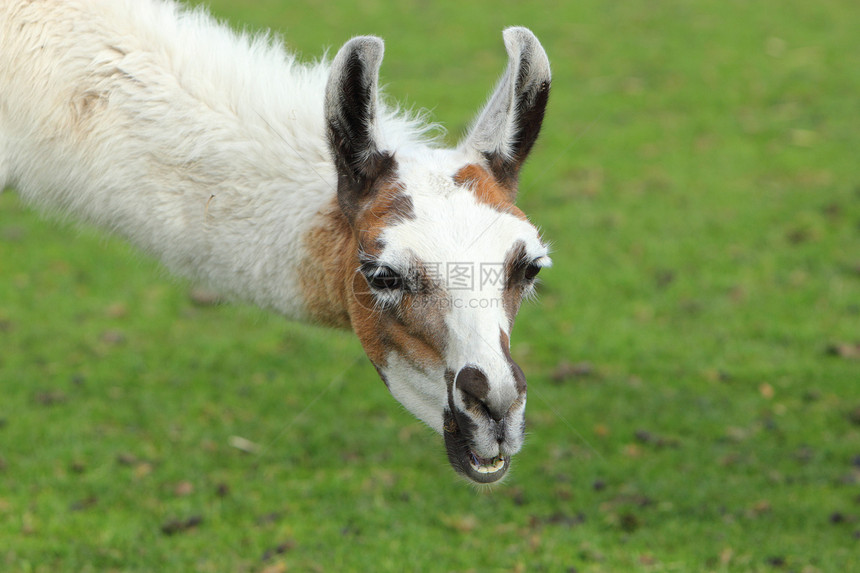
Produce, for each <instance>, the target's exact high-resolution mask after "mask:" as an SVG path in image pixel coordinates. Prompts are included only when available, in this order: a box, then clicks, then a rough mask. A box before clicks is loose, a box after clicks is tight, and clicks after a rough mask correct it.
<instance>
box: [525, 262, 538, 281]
mask: <svg viewBox="0 0 860 573" xmlns="http://www.w3.org/2000/svg"><path fill="white" fill-rule="evenodd" d="M540 270H541V267H539V266H537V265H536V264H534V263H531V264H530V265H528V266H527V267H526V270H525V273H523V276H525V278H526V280H527V281H531V280H534V278H535V277H536V276H537V274H538V273H539V272H540Z"/></svg>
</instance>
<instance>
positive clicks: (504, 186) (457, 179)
mask: <svg viewBox="0 0 860 573" xmlns="http://www.w3.org/2000/svg"><path fill="white" fill-rule="evenodd" d="M504 40H505V45H506V48H507V51H508V55H509V64H508V67H507V70H506V72H505V74H504V76H503V77H502V79H501V80H500V82H499V84H498V86H497V87H496V89H495V91H494V92H493V94H492V96H491V98H490V100H489V102H488V103H487V105H486V106H485V108H484V109H483V111H482V112H481V113H480V114H479V116H478V118H477V120H476V121H475V124H474V125H473V127H472V129H471V130H470V132H469V134H468V135H467V136H466V138H465V139H464V140H463V142H462V143H461V145H460V146H459V147H457V148H456V149H434V148H429V147H427V146H424V145H417V144H416V145H403V144H391V143H390V141H389V139H390V136H388V135H387V134H386V133H385V129H386V126H384V125H382V122H381V121H380V118H379V115H380V112H379V105H378V100H377V97H378V95H377V83H378V72H379V66H380V64H381V61H382V54H383V43H382V41H381V40H380V39H378V38H374V37H359V38H355V39H353V40H351V41H349V42H348V43H347V44H346V45H344V47H343V48H341V50H340V51H339V52H338V54H337V56H336V57H335V59H334V61H333V63H332V68H331V75H330V77H329V80H328V85H327V88H326V100H325V114H326V122H327V129H328V140H329V145H330V148H331V152H332V156H333V158H334V162H335V165H336V170H337V175H338V188H337V199H338V204H339V207H340V211H341V212H342V214H343V215H344V216H345V217H344V218H345V219H346V221H347V222H348V224H349V226H350V230H351V233H352V237H353V243H352V244H353V245H354V251H355V252H354V254H353V256H352V257H351V268H350V269H349V272H344V281H345V285H344V291H345V292H346V293H347V294H346V297H345V298H346V301H347V302H346V304H347V306H348V313H349V318H350V322H351V324H352V326H353V328H354V330H355V332H356V334H357V335H358V337H359V339H360V340H361V343H362V345H363V347H364V349H365V351H366V353H367V355H368V357H369V358H370V360H371V361H372V362H373V364H374V365H375V366H376V368H377V370H378V371H379V374H380V376H381V377H382V379H383V380H384V381H385V383H386V385H387V386H388V388H389V390H390V391H391V393H392V395H394V397H395V398H396V399H397V400H398V401H399V402H400V403H401V404H403V405H404V406H405V407H406V408H407V409H408V410H410V411H411V412H412V413H413V414H414V415H415V416H417V417H418V418H419V419H421V420H423V421H424V422H425V423H427V424H428V425H430V426H431V427H432V428H434V429H435V430H436V431H437V432H439V433H440V434H442V435H443V436H444V438H445V444H446V448H447V452H448V458H449V460H450V462H451V464H452V466H453V467H454V469H455V470H457V472H459V473H460V474H462V475H464V476H466V477H467V478H469V479H471V480H472V481H475V482H479V483H490V482H495V481H497V480H499V479H500V478H502V477H503V476H504V475H505V474H506V472H507V470H508V467H509V465H510V456H511V455H513V454H514V453H516V452H517V451H518V450H519V449H520V447H521V446H522V442H523V435H524V425H525V423H524V413H525V405H526V380H525V376H524V375H523V372H522V370H521V369H520V367H519V366H517V364H516V363H515V362H514V361H513V359H512V358H511V355H510V352H509V345H510V334H511V328H512V326H513V323H514V318H515V316H516V314H517V312H518V310H519V306H520V303H521V302H522V300H523V298H524V297H526V296H528V295H529V293H531V292H532V291H533V289H534V281H535V275H537V273H538V271H539V270H540V269H541V268H542V267H545V266H548V265H549V264H550V260H549V258H548V256H547V254H548V250H547V247H546V246H545V245H544V244H543V242H542V241H541V239H540V235H539V233H538V231H537V229H536V228H535V227H534V226H533V225H532V224H531V223H529V221H528V220H527V219H526V217H525V215H524V214H523V213H522V212H521V211H520V210H519V209H518V208H517V207H515V206H514V199H515V195H516V190H517V181H518V175H519V170H520V167H521V166H522V164H523V162H524V161H525V159H526V156H527V155H528V153H529V151H530V150H531V147H532V145H533V144H534V142H535V140H536V138H537V136H538V132H539V131H540V125H541V122H542V120H543V115H544V110H545V108H546V103H547V98H548V95H549V87H550V69H549V62H548V60H547V57H546V54H545V53H544V51H543V48H542V47H541V45H540V43H539V42H538V40H537V38H535V36H534V35H533V34H532V33H531V32H530V31H528V30H526V29H524V28H509V29H507V30H505V32H504ZM395 138H396V136H395Z"/></svg>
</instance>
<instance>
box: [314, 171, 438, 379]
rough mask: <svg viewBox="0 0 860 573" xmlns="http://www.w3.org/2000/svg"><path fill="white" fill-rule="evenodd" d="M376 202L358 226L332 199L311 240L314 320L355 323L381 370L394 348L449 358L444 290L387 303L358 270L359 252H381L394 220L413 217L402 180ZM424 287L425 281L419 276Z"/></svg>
mask: <svg viewBox="0 0 860 573" xmlns="http://www.w3.org/2000/svg"><path fill="white" fill-rule="evenodd" d="M380 184H381V188H380V189H378V190H377V191H376V192H375V193H374V199H373V201H372V202H371V203H370V204H369V205H367V206H366V207H365V208H364V209H362V211H361V212H360V213H358V214H357V216H356V219H355V223H354V226H350V224H349V219H348V218H347V216H346V215H345V214H344V213H343V211H342V209H340V208H339V206H338V203H337V201H336V200H334V199H333V200H332V202H331V204H330V205H329V206H328V207H327V209H326V210H325V211H324V212H323V213H320V214H319V215H318V216H319V219H320V222H319V224H318V225H316V226H314V227H313V229H312V230H311V231H310V232H309V233H308V234H307V236H306V237H305V243H306V246H307V250H308V256H307V257H306V260H305V263H304V264H303V265H302V267H301V271H300V273H301V275H300V284H301V288H302V291H303V294H304V297H305V301H306V306H307V309H308V312H309V313H310V315H311V317H312V318H313V319H314V320H315V321H316V322H318V323H321V324H324V325H328V326H338V327H347V326H352V328H353V330H354V331H355V333H356V335H358V338H359V340H360V341H361V343H362V346H363V347H364V350H365V353H366V354H367V356H368V357H369V358H370V360H371V361H372V362H373V363H374V365H375V366H376V367H377V369H378V368H380V367H383V366H385V364H386V357H387V355H388V353H389V352H391V351H394V352H396V353H397V354H398V355H400V356H401V357H403V358H404V359H405V360H407V361H409V362H410V363H412V364H414V365H415V366H416V367H418V368H430V367H434V366H438V365H439V364H441V363H442V352H443V350H444V345H445V342H446V340H447V332H446V326H445V321H444V313H443V312H442V307H441V305H440V304H438V303H441V302H442V301H440V300H438V299H437V298H434V297H438V296H439V293H438V292H436V291H434V290H427V289H421V290H420V292H409V291H407V292H404V293H403V294H402V297H401V299H400V301H399V302H398V303H397V304H394V305H391V306H380V305H379V304H378V303H377V301H376V299H375V297H374V296H373V293H372V292H371V289H370V287H369V286H368V284H367V281H366V279H365V278H364V276H363V275H362V274H361V273H360V272H359V271H358V269H359V266H360V264H361V262H360V260H359V253H363V254H365V255H371V256H372V255H378V254H379V253H380V252H381V251H382V249H383V248H384V246H385V245H384V242H383V241H382V238H381V235H382V233H383V231H384V230H385V229H386V228H387V227H388V226H390V225H394V224H397V223H398V222H400V221H404V220H409V219H412V218H414V216H415V213H414V210H413V204H412V199H411V198H410V197H409V196H408V195H406V194H405V193H404V192H403V187H402V185H401V184H399V183H397V182H394V183H392V182H388V181H381V182H380ZM420 283H421V284H422V285H424V284H425V281H423V280H422V281H420Z"/></svg>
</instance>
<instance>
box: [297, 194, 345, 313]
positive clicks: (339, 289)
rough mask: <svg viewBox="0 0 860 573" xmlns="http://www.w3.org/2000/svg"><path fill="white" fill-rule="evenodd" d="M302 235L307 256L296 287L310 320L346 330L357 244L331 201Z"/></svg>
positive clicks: (334, 202)
mask: <svg viewBox="0 0 860 573" xmlns="http://www.w3.org/2000/svg"><path fill="white" fill-rule="evenodd" d="M317 219H318V223H317V224H316V225H314V226H313V227H312V228H311V230H310V231H309V232H308V233H307V235H305V237H304V243H305V247H306V249H307V253H308V254H307V256H306V257H305V260H304V261H303V263H302V264H301V265H300V266H299V285H300V287H301V289H302V294H303V295H304V299H305V307H306V308H307V310H308V313H309V314H310V318H311V319H312V320H313V321H314V322H316V323H318V324H322V325H324V326H332V327H336V328H348V327H349V324H350V321H349V310H348V307H347V302H348V293H347V289H346V286H347V284H348V282H347V281H348V279H349V278H350V276H351V275H352V274H353V273H354V272H355V267H356V266H357V264H354V263H353V260H357V257H358V256H357V246H356V245H357V243H356V240H355V237H354V236H353V233H352V229H351V228H350V226H349V223H348V222H347V220H346V217H345V216H344V214H343V212H342V211H341V210H340V207H339V206H338V204H337V199H334V198H333V199H332V201H331V203H330V204H329V205H328V206H327V207H326V209H325V210H324V211H322V212H320V213H318V214H317Z"/></svg>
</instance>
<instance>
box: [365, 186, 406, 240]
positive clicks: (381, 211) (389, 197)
mask: <svg viewBox="0 0 860 573" xmlns="http://www.w3.org/2000/svg"><path fill="white" fill-rule="evenodd" d="M380 183H381V186H380V189H379V190H378V191H376V192H375V197H374V200H373V201H372V202H371V203H370V204H369V205H368V206H367V208H366V209H364V210H363V211H361V213H359V215H358V216H357V218H356V221H355V234H356V239H357V240H358V243H359V245H360V246H361V247H362V250H363V251H364V252H366V253H367V252H372V249H370V250H369V249H368V247H373V246H374V244H377V245H379V244H381V243H380V242H379V237H380V235H381V234H382V232H383V231H384V230H385V228H386V227H389V226H391V225H395V224H397V223H399V222H402V221H409V220H412V219H414V218H415V211H414V206H413V204H412V197H410V196H409V195H406V193H405V189H404V188H403V184H402V183H400V182H399V181H393V182H391V181H382V182H380ZM379 250H380V251H381V250H382V249H381V248H379Z"/></svg>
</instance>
